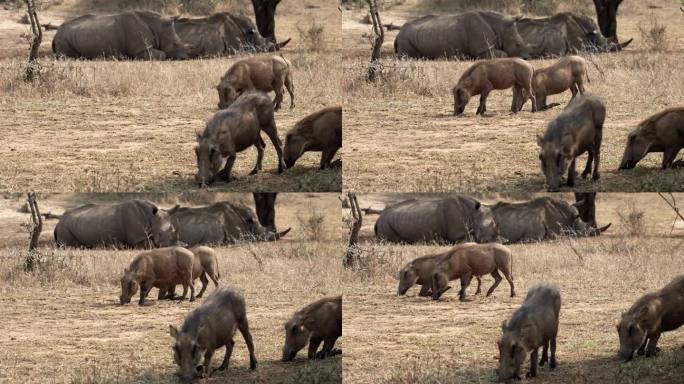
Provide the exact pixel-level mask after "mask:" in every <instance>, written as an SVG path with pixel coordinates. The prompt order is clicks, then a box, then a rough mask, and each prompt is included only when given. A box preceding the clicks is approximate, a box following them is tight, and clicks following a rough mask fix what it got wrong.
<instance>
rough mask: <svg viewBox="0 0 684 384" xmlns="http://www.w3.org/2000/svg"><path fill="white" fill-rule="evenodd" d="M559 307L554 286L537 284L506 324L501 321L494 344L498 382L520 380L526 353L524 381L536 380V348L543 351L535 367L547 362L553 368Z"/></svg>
mask: <svg viewBox="0 0 684 384" xmlns="http://www.w3.org/2000/svg"><path fill="white" fill-rule="evenodd" d="M560 307H561V297H560V291H559V290H558V288H557V287H555V286H554V285H552V284H549V283H541V284H538V285H535V286H534V287H532V288H530V290H529V291H528V292H527V297H525V301H524V302H523V304H522V306H521V307H520V308H518V309H517V310H516V311H515V312H513V316H511V320H510V321H508V322H506V321H505V320H504V322H503V325H502V327H501V328H502V331H503V335H502V336H501V339H499V341H498V343H497V344H498V346H499V369H497V374H498V376H499V381H507V380H511V379H520V368H521V367H522V365H523V363H524V362H525V358H526V357H527V354H528V353H530V371H529V372H528V373H527V377H536V376H537V357H538V355H539V347H543V350H542V356H541V360H539V365H540V366H542V367H543V366H544V364H546V362H547V361H548V362H549V367H550V368H551V369H555V368H556V365H557V362H556V337H557V336H558V317H559V315H560ZM549 348H550V349H551V356H550V357H549Z"/></svg>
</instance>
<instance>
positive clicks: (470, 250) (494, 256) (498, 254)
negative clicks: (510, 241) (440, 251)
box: [432, 243, 515, 301]
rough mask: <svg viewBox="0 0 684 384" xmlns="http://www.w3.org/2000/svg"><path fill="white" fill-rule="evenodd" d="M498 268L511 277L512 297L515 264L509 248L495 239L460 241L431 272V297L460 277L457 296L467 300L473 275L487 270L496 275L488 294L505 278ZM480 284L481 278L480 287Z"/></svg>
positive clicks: (481, 273) (436, 296)
mask: <svg viewBox="0 0 684 384" xmlns="http://www.w3.org/2000/svg"><path fill="white" fill-rule="evenodd" d="M499 271H501V273H503V275H504V277H505V278H506V280H508V284H509V285H510V286H511V297H514V296H515V286H514V285H513V276H512V273H513V264H512V260H511V251H510V250H509V249H508V248H506V247H505V246H503V245H501V244H495V243H490V244H474V243H470V244H462V245H457V246H455V247H453V248H452V249H450V250H448V251H447V252H445V253H444V257H443V258H442V259H441V260H439V262H438V263H437V266H436V267H435V273H433V274H432V298H433V299H434V300H438V299H439V298H440V296H442V294H444V292H446V291H447V290H448V289H449V288H450V287H448V286H447V284H448V283H449V281H450V280H455V279H460V280H461V290H460V291H459V292H458V298H459V300H461V301H465V295H466V289H467V288H468V285H470V281H471V280H472V278H473V276H477V277H479V276H482V275H486V274H491V275H492V277H493V278H494V284H492V286H491V287H490V288H489V290H488V291H487V296H489V295H491V294H492V292H494V290H495V289H496V287H498V286H499V283H501V280H503V279H502V278H501V275H500V274H499ZM479 285H480V284H479V279H478V288H479ZM478 291H479V289H478Z"/></svg>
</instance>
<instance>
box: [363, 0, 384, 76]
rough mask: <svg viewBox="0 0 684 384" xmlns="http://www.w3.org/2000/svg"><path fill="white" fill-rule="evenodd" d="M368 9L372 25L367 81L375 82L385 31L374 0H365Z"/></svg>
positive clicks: (380, 68) (379, 66)
mask: <svg viewBox="0 0 684 384" xmlns="http://www.w3.org/2000/svg"><path fill="white" fill-rule="evenodd" d="M367 1H368V7H369V8H370V19H371V22H372V23H373V34H374V35H375V38H374V39H373V51H372V52H371V60H370V65H369V66H368V76H367V79H368V81H375V78H376V76H377V74H378V73H379V72H380V71H381V70H382V65H381V64H380V50H381V49H382V43H383V42H384V41H385V30H384V29H383V28H382V23H381V22H380V13H378V4H377V1H376V0H367Z"/></svg>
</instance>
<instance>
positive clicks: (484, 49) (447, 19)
mask: <svg viewBox="0 0 684 384" xmlns="http://www.w3.org/2000/svg"><path fill="white" fill-rule="evenodd" d="M394 51H395V52H396V54H397V56H400V57H403V56H407V57H414V58H428V59H435V58H438V57H453V56H457V57H464V56H465V57H470V58H474V59H484V58H487V59H490V58H492V57H506V56H511V57H514V56H518V57H523V58H526V57H527V56H528V47H527V46H526V45H525V43H524V42H523V40H522V38H521V37H520V35H519V34H518V30H517V28H516V22H515V20H513V19H511V18H509V17H506V16H504V15H502V14H500V13H498V12H492V11H470V12H463V13H460V14H455V15H427V16H423V17H420V18H418V19H415V20H411V21H408V22H406V23H405V24H404V25H403V26H402V27H401V30H400V31H399V34H397V37H396V39H395V40H394Z"/></svg>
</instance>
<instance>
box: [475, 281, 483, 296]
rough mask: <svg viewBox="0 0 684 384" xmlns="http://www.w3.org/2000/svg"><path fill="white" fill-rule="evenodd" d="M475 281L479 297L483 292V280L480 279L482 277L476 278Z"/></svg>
mask: <svg viewBox="0 0 684 384" xmlns="http://www.w3.org/2000/svg"><path fill="white" fill-rule="evenodd" d="M475 279H476V280H477V290H476V291H475V294H476V295H479V294H480V292H482V289H481V288H482V279H480V276H475Z"/></svg>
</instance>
